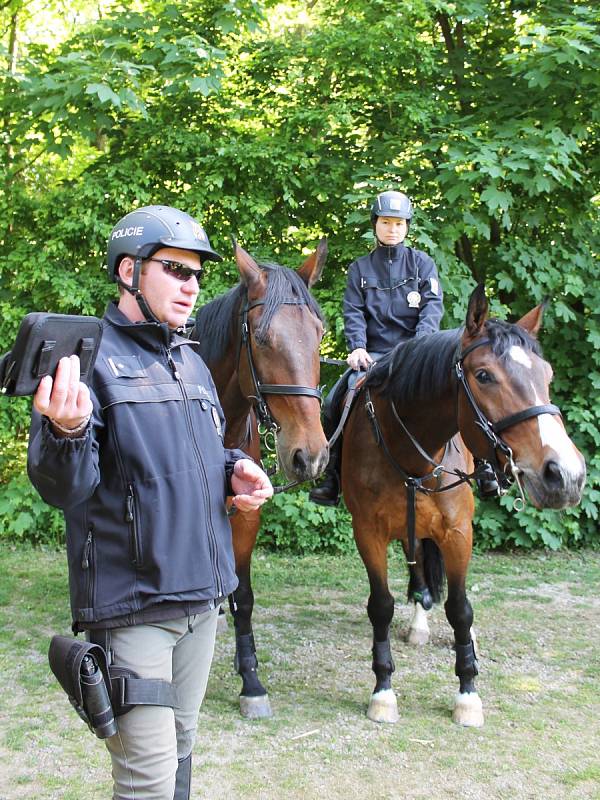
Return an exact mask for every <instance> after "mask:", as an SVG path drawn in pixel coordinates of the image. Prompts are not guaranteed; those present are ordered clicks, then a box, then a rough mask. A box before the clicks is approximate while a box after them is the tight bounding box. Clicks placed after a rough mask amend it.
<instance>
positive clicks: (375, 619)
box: [342, 286, 585, 726]
mask: <svg viewBox="0 0 600 800" xmlns="http://www.w3.org/2000/svg"><path fill="white" fill-rule="evenodd" d="M542 313H543V308H542V306H538V307H536V308H534V309H533V310H532V311H530V312H529V313H528V314H526V315H525V316H524V317H523V318H522V319H521V320H520V321H519V322H518V323H517V324H509V323H507V322H503V321H501V320H497V319H490V318H488V304H487V300H486V298H485V292H484V290H483V287H481V286H480V287H477V289H475V291H474V292H473V294H472V295H471V298H470V300H469V305H468V311H467V316H466V323H465V327H464V329H456V330H449V331H441V332H438V333H433V334H430V335H426V336H422V337H419V338H416V339H413V340H411V341H409V342H407V343H405V344H401V345H398V347H396V348H395V349H394V350H393V351H392V352H391V353H389V354H387V355H386V356H385V357H384V358H382V359H381V361H379V362H378V363H377V364H376V365H375V366H374V367H373V369H372V370H371V372H370V373H368V375H367V378H366V380H365V382H364V385H363V387H362V389H361V393H360V395H359V396H358V398H357V401H356V403H355V405H354V407H353V409H352V411H351V413H350V416H349V418H348V422H347V425H346V429H345V431H344V438H343V454H342V488H343V492H344V497H345V499H346V504H347V506H348V509H349V510H350V513H351V514H352V525H353V529H354V536H355V540H356V545H357V547H358V550H359V552H360V555H361V557H362V560H363V562H364V564H365V567H366V570H367V574H368V578H369V585H370V596H369V601H368V605H367V611H368V615H369V619H370V621H371V624H372V627H373V649H372V653H373V663H372V668H373V671H374V673H375V677H376V684H375V689H374V692H373V694H372V696H371V699H370V703H369V708H368V711H367V716H368V717H369V718H370V719H372V720H374V721H376V722H396V721H397V720H398V706H397V701H396V696H395V694H394V692H393V689H392V684H391V677H392V673H393V672H394V662H393V659H392V653H391V647H390V638H389V628H390V623H391V621H392V617H393V613H394V598H393V597H392V595H391V593H390V591H389V588H388V578H387V550H388V545H389V544H390V542H391V541H392V540H395V539H400V540H401V541H402V544H403V546H404V549H405V552H406V553H407V556H408V561H409V562H413V563H414V562H416V561H417V557H418V556H420V559H421V561H422V563H423V566H424V569H423V570H422V572H419V571H418V570H416V565H415V567H414V568H413V569H415V570H416V572H414V573H413V572H411V581H412V582H413V586H412V588H413V590H415V589H416V590H418V589H419V588H426V589H428V590H429V591H430V592H431V594H432V595H434V596H439V593H440V591H441V588H442V586H441V581H442V579H443V574H444V569H445V573H446V577H447V600H446V603H445V611H446V617H447V619H448V622H449V623H450V625H451V627H452V629H453V631H454V639H455V650H456V664H455V672H456V675H457V677H458V680H459V691H458V693H457V695H456V699H455V704H454V711H453V719H454V721H455V722H456V723H458V724H461V725H468V726H480V725H482V724H483V708H482V704H481V700H480V698H479V695H478V693H477V690H476V688H475V676H476V675H477V671H478V670H477V659H476V654H475V649H474V645H473V641H472V638H471V625H472V622H473V611H472V608H471V605H470V603H469V601H468V599H467V596H466V590H465V582H466V575H467V569H468V565H469V561H470V558H471V547H472V517H473V510H474V501H473V494H472V492H471V488H470V481H469V478H472V477H473V475H474V473H473V456H475V457H476V458H479V459H487V460H488V461H490V462H491V463H492V464H493V465H494V466H495V467H496V469H497V470H500V471H503V472H504V474H505V475H506V476H507V479H508V480H509V481H512V482H514V483H516V484H517V487H518V489H519V490H520V491H521V496H522V498H523V502H524V497H525V494H524V492H526V494H527V495H528V497H529V499H530V501H531V503H532V504H533V505H534V506H535V507H536V508H554V509H559V508H565V507H567V506H571V505H575V504H577V503H578V502H579V501H580V499H581V495H582V491H583V485H584V482H585V462H584V460H583V457H582V455H581V453H580V452H579V451H578V450H577V448H576V447H575V445H574V444H573V442H572V441H571V440H570V439H569V437H568V436H567V433H566V432H565V428H564V426H563V422H562V418H561V416H560V411H559V409H558V408H557V407H556V406H554V405H552V404H551V403H550V400H549V385H550V381H551V378H552V369H551V367H550V365H549V364H548V362H547V361H544V359H543V358H542V355H541V351H540V347H539V345H538V342H537V333H538V330H539V328H540V325H541V320H542ZM457 434H460V435H457ZM415 581H416V582H417V583H418V582H419V581H421V582H424V583H426V586H424V587H419V586H418V585H415Z"/></svg>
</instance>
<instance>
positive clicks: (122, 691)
mask: <svg viewBox="0 0 600 800" xmlns="http://www.w3.org/2000/svg"><path fill="white" fill-rule="evenodd" d="M108 669H109V672H110V681H111V692H110V696H111V701H112V705H113V708H114V711H115V717H120V716H121V715H122V714H126V713H127V712H128V711H131V709H132V708H133V707H134V706H168V707H169V708H177V707H178V703H177V689H176V688H175V687H174V686H173V684H172V683H169V682H168V681H163V680H161V679H159V678H140V676H139V675H138V674H137V673H136V672H134V671H133V670H131V669H127V668H126V667H118V666H115V665H114V664H113V665H111V666H110V667H109V668H108Z"/></svg>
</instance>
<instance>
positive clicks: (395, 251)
mask: <svg viewBox="0 0 600 800" xmlns="http://www.w3.org/2000/svg"><path fill="white" fill-rule="evenodd" d="M405 249H406V246H405V244H404V242H400V244H395V245H388V244H380V243H379V242H378V243H377V247H376V248H375V251H374V252H375V254H376V255H377V257H378V258H380V259H381V260H382V261H397V260H398V259H399V258H400V257H401V256H402V253H403V252H404V250H405Z"/></svg>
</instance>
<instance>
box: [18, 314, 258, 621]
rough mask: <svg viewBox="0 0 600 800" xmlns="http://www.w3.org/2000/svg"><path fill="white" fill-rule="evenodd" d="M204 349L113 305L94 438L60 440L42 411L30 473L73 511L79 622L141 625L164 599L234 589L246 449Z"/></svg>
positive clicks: (95, 388)
mask: <svg viewBox="0 0 600 800" xmlns="http://www.w3.org/2000/svg"><path fill="white" fill-rule="evenodd" d="M196 348H197V343H195V342H190V341H189V340H188V339H185V338H182V337H180V336H178V335H177V334H175V333H172V332H171V331H169V328H168V326H166V325H159V324H157V323H136V324H133V323H131V322H129V321H128V320H127V318H126V317H125V316H124V315H123V314H122V313H121V312H120V311H119V310H118V308H117V307H116V306H115V305H113V304H111V305H109V307H108V309H107V312H106V315H105V317H104V330H103V336H102V342H101V344H100V349H99V352H98V357H97V360H96V365H95V369H94V373H93V376H92V379H91V386H90V390H91V393H92V400H93V404H94V412H93V417H92V420H91V423H90V425H89V426H88V428H87V430H86V432H85V434H84V435H82V436H81V437H80V438H76V439H66V438H57V437H55V436H54V434H53V432H52V428H51V425H50V422H49V420H48V419H46V418H45V417H41V416H40V415H39V414H38V413H37V412H34V414H33V417H32V424H31V434H30V444H29V460H28V469H29V476H30V478H31V481H32V483H33V484H34V486H35V487H36V488H37V490H38V491H39V493H40V494H41V496H42V497H43V498H44V500H46V502H48V503H51V504H52V505H55V506H58V507H59V508H62V509H63V511H64V515H65V520H66V528H67V555H68V561H69V584H70V591H71V608H72V613H73V621H74V628H75V629H81V628H85V627H86V626H87V625H89V624H90V623H98V622H103V621H107V620H111V619H115V618H127V615H130V619H129V620H128V621H127V620H126V621H125V622H124V624H133V623H134V622H135V621H136V614H137V615H138V618H139V616H140V615H142V616H143V614H144V612H145V611H147V610H148V609H150V611H151V610H152V609H153V608H157V607H158V604H162V605H161V609H162V610H164V606H165V604H166V606H167V607H168V606H170V605H171V604H175V605H177V604H187V607H189V605H190V604H192V605H194V604H196V605H197V604H198V603H202V602H203V601H214V600H215V599H217V598H221V597H223V596H225V595H227V594H229V593H230V592H232V591H233V590H234V589H235V587H236V585H237V578H236V575H235V570H234V561H233V552H232V545H231V528H230V525H229V520H228V518H227V515H226V509H225V499H226V496H227V494H228V493H231V492H230V491H229V483H228V482H229V477H230V475H231V471H232V470H233V465H234V464H235V462H236V461H237V460H238V459H240V458H243V457H245V456H244V454H243V453H242V452H241V451H240V450H226V449H225V448H224V446H223V427H224V418H223V413H222V411H221V407H220V405H219V401H218V399H217V394H216V390H215V387H214V384H213V382H212V379H211V376H210V373H209V371H208V369H207V367H206V366H205V364H204V362H203V361H202V359H201V358H200V356H199V355H198V354H197V351H196ZM173 616H179V614H174V615H173ZM92 627H94V626H93V625H92Z"/></svg>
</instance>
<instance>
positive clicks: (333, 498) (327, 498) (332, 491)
mask: <svg viewBox="0 0 600 800" xmlns="http://www.w3.org/2000/svg"><path fill="white" fill-rule="evenodd" d="M308 496H309V497H310V499H311V500H312V501H313V503H318V504H319V505H320V506H337V504H338V503H339V502H340V481H339V478H338V476H337V472H336V470H335V469H330V468H329V467H327V469H326V470H325V474H324V476H323V477H322V478H321V481H320V483H319V485H318V486H315V487H314V489H311V490H310V492H309V493H308Z"/></svg>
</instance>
